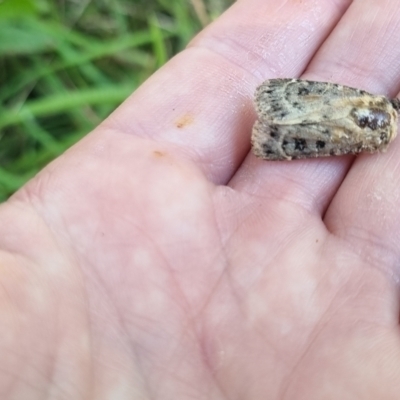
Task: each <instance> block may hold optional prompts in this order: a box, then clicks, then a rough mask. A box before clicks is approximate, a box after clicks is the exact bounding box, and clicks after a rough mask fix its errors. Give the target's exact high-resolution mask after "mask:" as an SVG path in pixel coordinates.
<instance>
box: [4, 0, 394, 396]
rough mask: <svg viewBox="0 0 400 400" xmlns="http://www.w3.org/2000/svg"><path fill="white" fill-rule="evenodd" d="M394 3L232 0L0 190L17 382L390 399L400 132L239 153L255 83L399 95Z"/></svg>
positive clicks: (68, 389) (61, 392) (66, 388)
mask: <svg viewBox="0 0 400 400" xmlns="http://www.w3.org/2000/svg"><path fill="white" fill-rule="evenodd" d="M399 27H400V8H399V7H398V0H382V1H380V2H379V4H378V3H377V2H376V0H359V1H353V2H351V1H350V0H323V1H321V0H303V1H302V0H296V1H295V0H292V1H276V0H239V1H238V2H237V3H236V4H235V5H234V6H233V7H232V8H231V9H230V10H229V11H228V12H227V13H225V15H224V16H222V17H221V18H220V19H219V20H218V21H216V22H215V23H214V24H212V25H211V26H210V27H209V28H208V29H206V30H205V31H204V32H202V33H201V34H200V35H199V36H198V37H197V38H196V39H195V40H194V41H193V42H192V43H191V45H190V46H189V47H188V49H187V50H186V51H185V52H183V53H181V54H180V55H178V56H177V57H175V58H174V59H173V60H172V61H170V62H169V63H168V64H167V65H166V66H165V67H164V68H162V69H161V70H160V71H159V72H158V73H157V74H155V75H154V76H153V77H152V78H151V79H150V80H149V81H147V82H146V83H145V84H144V85H143V86H142V87H141V88H139V89H138V90H137V91H136V92H135V93H134V94H133V95H132V96H131V98H129V99H128V100H127V101H126V102H125V103H124V104H123V105H122V106H121V107H120V108H119V109H118V110H117V111H116V112H115V113H114V114H113V115H112V116H111V117H110V118H108V119H107V120H106V121H105V122H104V123H103V124H102V125H101V126H99V127H98V128H97V129H96V131H95V132H93V133H92V134H90V135H89V136H87V137H86V138H85V139H84V140H83V141H81V142H80V143H79V144H78V145H76V146H75V147H74V148H72V149H71V150H70V151H68V152H67V153H66V154H65V155H63V156H62V157H60V158H59V159H58V160H56V161H55V162H53V163H52V164H51V165H50V166H48V167H47V168H46V169H45V170H44V171H42V172H41V173H40V174H39V175H38V176H37V177H36V178H35V179H33V180H32V181H31V182H30V183H29V184H28V185H26V186H25V187H24V188H23V189H22V190H21V191H20V192H18V193H17V194H16V195H15V196H14V197H13V198H12V199H10V200H9V201H8V202H7V203H6V204H4V205H2V207H1V208H0V246H1V251H0V283H1V286H0V298H1V308H0V322H1V327H2V335H1V337H0V349H1V353H0V354H1V355H2V356H1V358H0V393H1V394H2V395H1V397H2V398H10V399H92V398H93V399H135V400H136V399H162V400H167V399H168V400H169V399H174V400H175V399H207V400H209V399H215V400H219V399H251V400H257V399H271V400H274V399H277V400H278V399H279V400H282V399H296V400H297V399H304V400H305V399H307V400H311V399H341V400H342V399H344V400H346V399H398V398H400V330H399V321H398V316H399V268H398V267H399V256H400V237H399V235H400V207H399V205H400V157H399V154H400V142H399V141H397V142H394V144H393V145H392V146H391V147H390V150H389V151H388V152H387V153H385V154H378V155H362V156H360V157H358V158H357V159H354V158H353V157H338V158H329V159H321V160H303V161H292V162H276V163H274V162H265V161H260V160H257V159H256V158H255V157H254V156H253V155H252V154H250V153H249V142H250V131H251V126H252V124H253V122H254V120H255V115H254V111H253V106H252V95H253V92H254V89H255V87H256V86H257V85H258V84H260V83H261V82H262V81H263V80H264V79H267V78H273V77H297V76H302V77H303V78H305V79H314V80H322V81H332V82H338V83H342V84H347V85H350V86H356V87H360V88H363V89H366V90H369V91H370V92H373V93H379V94H386V95H388V96H395V95H396V93H397V90H398V89H399V86H400V85H399V84H398V83H397V82H399V81H400V80H399V78H400V50H399V49H400V35H399V34H398V32H399Z"/></svg>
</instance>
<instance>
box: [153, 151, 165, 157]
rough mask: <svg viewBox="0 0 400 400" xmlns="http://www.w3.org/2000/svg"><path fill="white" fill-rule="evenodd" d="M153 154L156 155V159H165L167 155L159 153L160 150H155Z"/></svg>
mask: <svg viewBox="0 0 400 400" xmlns="http://www.w3.org/2000/svg"><path fill="white" fill-rule="evenodd" d="M153 154H154V155H155V156H156V157H164V156H165V153H163V152H162V151H159V150H154V151H153Z"/></svg>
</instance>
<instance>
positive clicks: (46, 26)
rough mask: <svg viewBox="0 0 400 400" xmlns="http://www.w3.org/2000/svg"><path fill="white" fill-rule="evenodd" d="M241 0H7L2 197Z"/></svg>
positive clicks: (3, 3)
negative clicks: (232, 4) (236, 0)
mask: <svg viewBox="0 0 400 400" xmlns="http://www.w3.org/2000/svg"><path fill="white" fill-rule="evenodd" d="M233 1H234V0H0V201H3V200H5V199H6V198H7V197H8V196H10V195H11V194H12V193H13V192H14V191H15V190H17V189H18V188H19V187H20V186H21V185H22V184H24V183H25V182H26V181H27V180H28V179H29V178H31V177H32V176H34V175H35V174H36V173H37V172H38V171H39V170H40V169H42V168H43V167H44V166H45V165H46V164H47V163H48V162H50V161H51V160H52V159H53V158H55V157H57V156H58V155H59V154H61V153H62V152H63V151H64V150H65V149H67V148H68V147H70V146H71V145H72V144H73V143H75V142H76V141H78V140H79V139H80V138H81V137H82V136H84V135H85V134H87V133H88V132H89V131H90V130H91V129H92V128H94V127H95V126H96V125H98V124H99V122H101V121H102V120H103V119H104V118H105V117H106V116H107V115H109V114H110V112H112V111H113V110H114V109H115V108H116V107H117V106H118V105H119V104H120V103H121V102H122V101H123V100H124V99H125V98H126V97H127V96H128V95H129V94H130V93H131V92H132V91H134V90H135V88H136V87H138V85H140V83H141V82H143V81H144V80H145V79H146V78H147V77H148V76H149V75H151V74H152V73H153V72H154V71H155V70H156V69H157V68H159V67H160V66H161V65H162V64H164V63H165V62H166V61H168V59H169V58H170V57H172V56H173V55H174V54H176V53H177V52H179V51H180V50H182V49H183V48H184V47H185V45H186V44H187V43H188V41H189V40H190V39H191V38H192V37H193V36H194V35H195V34H196V33H197V32H198V31H199V30H201V29H202V27H204V26H205V25H207V24H208V23H209V22H211V21H212V20H213V19H215V18H217V17H218V16H219V15H220V14H221V13H222V12H223V11H224V10H225V9H226V8H227V7H228V6H229V5H230V4H231V3H232V2H233Z"/></svg>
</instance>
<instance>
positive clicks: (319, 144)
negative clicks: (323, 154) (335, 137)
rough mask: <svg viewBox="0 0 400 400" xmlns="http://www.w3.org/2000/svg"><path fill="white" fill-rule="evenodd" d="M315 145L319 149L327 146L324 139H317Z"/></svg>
mask: <svg viewBox="0 0 400 400" xmlns="http://www.w3.org/2000/svg"><path fill="white" fill-rule="evenodd" d="M315 146H316V147H317V149H318V150H320V149H323V148H324V147H325V142H324V141H323V140H317V141H316V142H315Z"/></svg>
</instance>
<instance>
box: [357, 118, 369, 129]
mask: <svg viewBox="0 0 400 400" xmlns="http://www.w3.org/2000/svg"><path fill="white" fill-rule="evenodd" d="M357 125H358V126H359V127H360V128H365V127H366V126H367V125H368V117H360V118H358V120H357Z"/></svg>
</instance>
